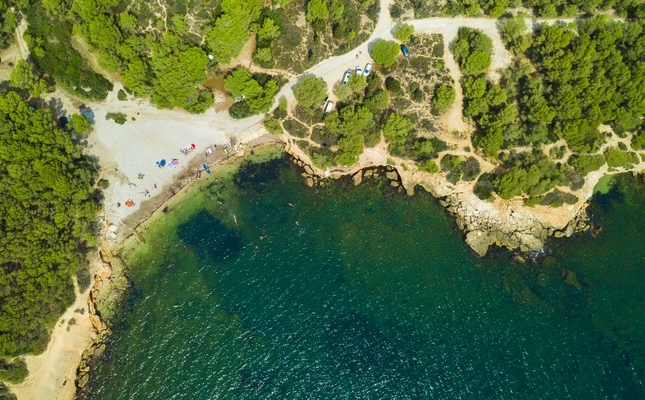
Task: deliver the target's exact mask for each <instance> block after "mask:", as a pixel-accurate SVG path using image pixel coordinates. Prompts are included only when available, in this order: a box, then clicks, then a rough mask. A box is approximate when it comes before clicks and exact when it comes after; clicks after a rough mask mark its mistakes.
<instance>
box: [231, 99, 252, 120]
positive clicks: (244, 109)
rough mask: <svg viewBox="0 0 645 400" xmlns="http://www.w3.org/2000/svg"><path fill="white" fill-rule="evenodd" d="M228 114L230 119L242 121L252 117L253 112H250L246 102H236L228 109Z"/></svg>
mask: <svg viewBox="0 0 645 400" xmlns="http://www.w3.org/2000/svg"><path fill="white" fill-rule="evenodd" d="M228 114H229V115H230V116H231V118H234V119H242V118H248V117H250V116H252V115H253V110H251V108H250V107H249V105H248V104H247V103H246V101H238V102H237V103H234V104H233V105H232V106H231V108H229V109H228Z"/></svg>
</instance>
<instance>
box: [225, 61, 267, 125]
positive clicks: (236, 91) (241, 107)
mask: <svg viewBox="0 0 645 400" xmlns="http://www.w3.org/2000/svg"><path fill="white" fill-rule="evenodd" d="M224 86H225V87H226V90H228V91H229V92H230V93H231V96H233V98H234V99H235V104H233V106H232V107H231V108H230V109H229V114H230V115H231V116H232V117H233V118H245V117H248V116H250V115H253V114H262V113H265V112H267V111H269V109H270V108H271V106H272V105H273V96H275V94H276V93H278V90H279V84H278V82H277V81H276V80H275V79H273V78H272V77H271V76H269V75H267V74H255V75H253V74H251V72H250V71H249V70H248V69H246V68H237V69H236V70H235V71H233V72H232V73H231V74H230V75H229V76H228V77H227V78H226V80H225V81H224Z"/></svg>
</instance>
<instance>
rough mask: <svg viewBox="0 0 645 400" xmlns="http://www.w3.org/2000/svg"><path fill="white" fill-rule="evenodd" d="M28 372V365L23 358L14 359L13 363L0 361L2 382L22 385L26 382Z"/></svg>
mask: <svg viewBox="0 0 645 400" xmlns="http://www.w3.org/2000/svg"><path fill="white" fill-rule="evenodd" d="M28 372H29V371H27V363H26V362H25V360H24V359H23V358H21V357H17V358H14V359H13V360H12V361H11V362H9V361H6V360H2V359H0V382H9V383H20V382H22V381H24V380H25V378H26V377H27V375H28ZM0 399H2V397H0Z"/></svg>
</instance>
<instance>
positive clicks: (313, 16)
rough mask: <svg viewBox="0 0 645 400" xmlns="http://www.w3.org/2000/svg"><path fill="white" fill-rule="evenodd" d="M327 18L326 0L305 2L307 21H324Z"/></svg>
mask: <svg viewBox="0 0 645 400" xmlns="http://www.w3.org/2000/svg"><path fill="white" fill-rule="evenodd" d="M328 18H329V10H328V9H327V0H310V1H309V3H308V4H307V21H309V22H314V21H317V20H319V21H326V20H327V19H328Z"/></svg>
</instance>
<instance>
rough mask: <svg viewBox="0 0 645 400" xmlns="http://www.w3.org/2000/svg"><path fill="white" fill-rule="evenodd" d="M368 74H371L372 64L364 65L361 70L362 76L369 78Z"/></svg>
mask: <svg viewBox="0 0 645 400" xmlns="http://www.w3.org/2000/svg"><path fill="white" fill-rule="evenodd" d="M370 73H372V63H367V65H365V69H364V70H363V76H370Z"/></svg>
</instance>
